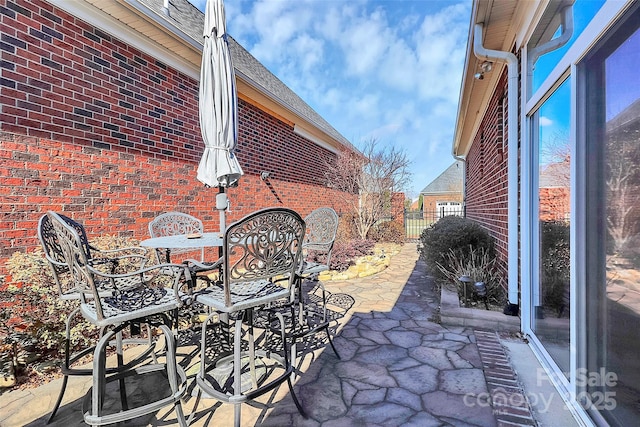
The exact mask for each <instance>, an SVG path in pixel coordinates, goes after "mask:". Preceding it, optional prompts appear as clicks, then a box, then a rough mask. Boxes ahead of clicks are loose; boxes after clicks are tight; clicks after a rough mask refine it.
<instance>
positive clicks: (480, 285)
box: [473, 282, 489, 310]
mask: <svg viewBox="0 0 640 427" xmlns="http://www.w3.org/2000/svg"><path fill="white" fill-rule="evenodd" d="M473 288H474V290H475V291H476V295H478V297H480V298H482V299H483V300H484V307H485V308H486V309H487V310H489V301H487V285H485V283H484V282H476V283H474V284H473Z"/></svg>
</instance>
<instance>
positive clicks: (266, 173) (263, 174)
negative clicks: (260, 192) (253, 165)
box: [260, 171, 271, 181]
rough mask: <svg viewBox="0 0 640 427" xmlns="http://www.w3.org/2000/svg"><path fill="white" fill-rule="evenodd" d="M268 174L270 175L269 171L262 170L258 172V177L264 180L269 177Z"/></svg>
mask: <svg viewBox="0 0 640 427" xmlns="http://www.w3.org/2000/svg"><path fill="white" fill-rule="evenodd" d="M270 175H271V172H266V171H262V172H260V179H261V180H263V181H266V180H267V179H269V176H270Z"/></svg>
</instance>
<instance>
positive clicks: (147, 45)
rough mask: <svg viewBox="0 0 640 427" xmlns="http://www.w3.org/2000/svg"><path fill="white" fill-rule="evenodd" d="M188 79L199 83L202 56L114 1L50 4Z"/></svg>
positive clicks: (65, 0)
mask: <svg viewBox="0 0 640 427" xmlns="http://www.w3.org/2000/svg"><path fill="white" fill-rule="evenodd" d="M48 1H49V3H51V4H53V5H54V6H56V7H59V8H60V9H62V10H64V11H66V12H68V13H70V14H72V15H74V16H76V17H78V18H79V19H81V20H83V21H85V22H87V23H88V24H91V25H93V26H95V27H96V28H100V29H101V30H102V31H104V32H105V33H108V34H111V35H112V36H113V37H116V38H118V39H120V40H122V41H123V42H126V43H127V44H130V45H131V46H133V47H135V48H137V49H139V50H140V51H142V52H145V53H147V54H149V55H150V56H153V57H154V58H156V59H157V60H158V61H161V62H163V63H165V64H166V65H168V66H170V67H171V68H174V69H176V70H178V71H180V72H182V73H184V74H186V75H187V76H189V77H191V78H193V79H195V80H199V79H200V62H201V53H200V52H199V51H197V50H196V49H195V48H194V47H193V46H191V45H188V44H187V43H185V42H182V43H181V42H180V41H177V40H176V37H175V36H173V35H171V34H170V33H169V32H168V31H162V30H161V29H160V28H158V26H157V25H154V24H152V23H150V22H149V21H147V20H145V19H143V18H142V17H140V16H139V15H138V14H137V13H134V12H133V11H132V10H131V9H129V8H127V7H125V6H123V5H122V4H120V3H118V2H117V1H114V0H76V1H68V0H48Z"/></svg>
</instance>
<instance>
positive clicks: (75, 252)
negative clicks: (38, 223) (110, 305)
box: [47, 211, 100, 305]
mask: <svg viewBox="0 0 640 427" xmlns="http://www.w3.org/2000/svg"><path fill="white" fill-rule="evenodd" d="M47 217H48V220H49V222H50V223H51V225H52V227H53V230H54V231H55V233H56V235H57V238H58V245H59V248H60V251H61V253H62V259H63V260H64V263H65V264H66V265H67V267H68V268H69V273H70V280H71V281H72V283H73V286H74V289H75V290H76V291H77V292H78V293H79V297H80V300H81V301H82V302H83V303H86V300H87V297H89V298H92V299H94V300H95V301H96V304H97V305H99V300H100V298H99V294H98V289H97V287H96V284H95V282H94V277H93V274H92V273H91V271H90V270H89V264H90V256H89V254H88V253H87V250H86V247H87V246H85V245H84V244H83V242H82V238H81V237H80V234H78V231H77V229H76V228H75V227H74V226H72V225H69V224H68V223H67V221H66V220H65V219H63V217H62V216H61V215H60V214H57V213H55V212H51V211H49V212H48V213H47Z"/></svg>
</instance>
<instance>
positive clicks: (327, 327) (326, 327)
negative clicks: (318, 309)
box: [323, 323, 342, 360]
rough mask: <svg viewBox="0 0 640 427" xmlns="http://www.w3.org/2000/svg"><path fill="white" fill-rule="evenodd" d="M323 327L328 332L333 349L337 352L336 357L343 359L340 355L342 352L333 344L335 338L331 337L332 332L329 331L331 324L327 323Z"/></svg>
mask: <svg viewBox="0 0 640 427" xmlns="http://www.w3.org/2000/svg"><path fill="white" fill-rule="evenodd" d="M323 329H324V330H325V331H326V333H327V339H328V340H329V344H331V348H332V349H333V352H334V353H335V354H336V357H337V358H338V359H341V360H342V358H341V357H340V353H338V350H337V349H336V346H335V345H333V339H332V338H331V333H330V332H329V324H328V323H327V324H326V325H325V327H324V328H323Z"/></svg>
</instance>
